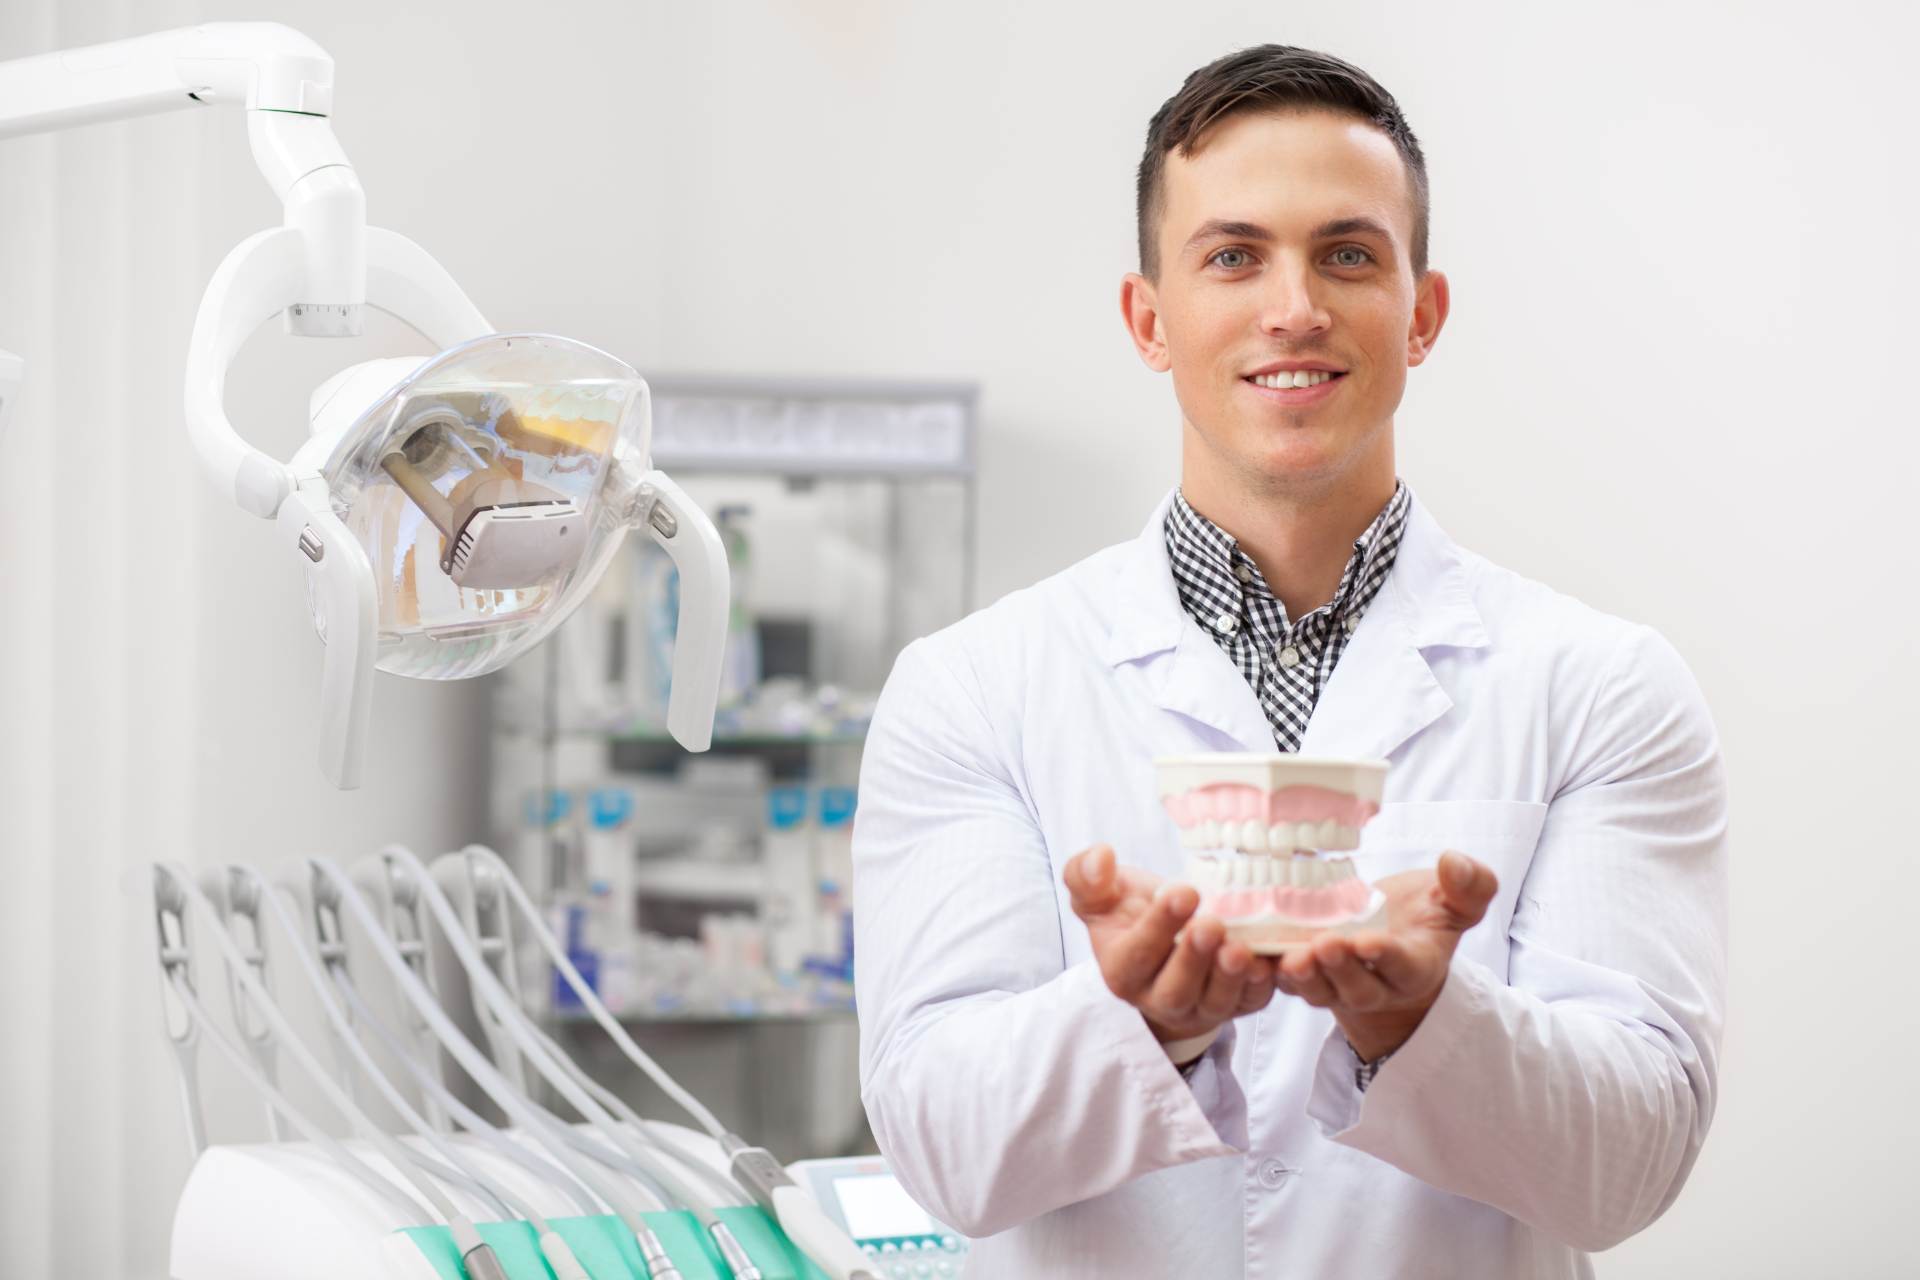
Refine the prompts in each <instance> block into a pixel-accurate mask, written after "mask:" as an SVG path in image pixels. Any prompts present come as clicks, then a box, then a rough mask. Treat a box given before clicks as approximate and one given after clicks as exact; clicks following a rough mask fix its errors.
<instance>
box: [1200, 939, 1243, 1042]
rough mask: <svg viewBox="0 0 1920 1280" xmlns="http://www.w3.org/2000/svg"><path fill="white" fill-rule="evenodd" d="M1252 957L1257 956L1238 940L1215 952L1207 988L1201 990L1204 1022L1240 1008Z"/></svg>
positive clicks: (1216, 1021)
mask: <svg viewBox="0 0 1920 1280" xmlns="http://www.w3.org/2000/svg"><path fill="white" fill-rule="evenodd" d="M1196 927H1197V926H1196ZM1189 932H1191V930H1189ZM1222 933H1223V934H1224V933H1225V930H1224V928H1223V929H1222ZM1252 961H1253V957H1252V956H1250V955H1248V954H1246V948H1245V947H1242V946H1240V945H1239V944H1238V943H1235V944H1234V945H1233V946H1231V947H1228V946H1222V947H1221V948H1220V949H1219V950H1217V951H1216V952H1214V955H1213V964H1212V965H1211V966H1210V967H1209V968H1208V970H1207V985H1206V989H1205V990H1203V991H1202V992H1201V993H1200V1001H1199V1009H1198V1013H1199V1016H1200V1020H1201V1021H1202V1022H1205V1023H1208V1024H1210V1025H1217V1024H1219V1023H1222V1022H1225V1021H1226V1020H1227V1019H1228V1018H1231V1017H1233V1015H1234V1014H1236V1013H1238V1012H1239V1011H1240V993H1241V992H1242V991H1243V990H1245V989H1246V985H1247V971H1248V970H1249V969H1251V968H1252V967H1253V965H1252Z"/></svg>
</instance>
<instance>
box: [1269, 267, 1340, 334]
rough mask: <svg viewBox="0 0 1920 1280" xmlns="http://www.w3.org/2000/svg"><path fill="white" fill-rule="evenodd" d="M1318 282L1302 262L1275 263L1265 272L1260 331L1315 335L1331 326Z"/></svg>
mask: <svg viewBox="0 0 1920 1280" xmlns="http://www.w3.org/2000/svg"><path fill="white" fill-rule="evenodd" d="M1319 285H1320V281H1319V280H1318V279H1317V278H1316V277H1315V276H1314V274H1313V272H1312V270H1311V269H1310V268H1308V266H1307V265H1306V264H1305V263H1292V264H1290V263H1284V262H1283V263H1278V264H1276V266H1275V269H1274V270H1271V271H1269V272H1268V273H1267V289H1266V296H1265V297H1264V298H1263V299H1262V300H1261V301H1262V306H1261V308H1260V329H1261V332H1263V333H1270V334H1283V333H1284V334H1301V333H1317V332H1319V331H1321V330H1323V329H1325V328H1327V327H1328V325H1330V324H1331V323H1332V317H1331V316H1329V315H1328V314H1327V309H1326V306H1325V304H1324V301H1323V299H1322V298H1321V296H1320V289H1319Z"/></svg>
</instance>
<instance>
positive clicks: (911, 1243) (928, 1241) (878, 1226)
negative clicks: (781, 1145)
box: [787, 1156, 967, 1280]
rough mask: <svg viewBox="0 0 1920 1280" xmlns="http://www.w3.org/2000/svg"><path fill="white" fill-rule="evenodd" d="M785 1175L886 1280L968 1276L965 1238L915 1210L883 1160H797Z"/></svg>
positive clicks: (938, 1279)
mask: <svg viewBox="0 0 1920 1280" xmlns="http://www.w3.org/2000/svg"><path fill="white" fill-rule="evenodd" d="M787 1173H788V1175H789V1176H790V1177H792V1179H793V1180H794V1181H795V1182H797V1183H799V1184H800V1185H801V1186H803V1187H805V1188H806V1189H807V1190H808V1191H809V1192H811V1193H812V1194H813V1198H814V1199H815V1200H818V1201H819V1202H820V1207H821V1208H823V1209H825V1210H826V1211H827V1214H828V1215H829V1216H830V1217H832V1218H833V1219H835V1220H836V1221H837V1222H839V1223H840V1225H841V1226H842V1227H845V1228H846V1231H847V1234H848V1235H850V1236H852V1237H853V1239H854V1243H856V1244H858V1245H859V1246H860V1248H861V1249H862V1251H864V1252H865V1253H866V1255H867V1256H868V1257H869V1258H872V1259H873V1260H874V1262H875V1264H876V1265H875V1268H874V1269H875V1270H876V1271H877V1272H879V1274H880V1275H881V1276H882V1277H885V1280H951V1278H952V1277H956V1276H959V1275H960V1274H961V1273H962V1272H964V1271H965V1270H966V1261H967V1239H966V1237H965V1236H963V1235H961V1234H960V1233H959V1232H957V1231H954V1230H953V1229H952V1228H950V1227H948V1226H946V1225H944V1224H943V1223H941V1222H939V1221H938V1220H936V1219H935V1218H934V1216H933V1215H932V1214H930V1213H928V1212H927V1211H926V1210H925V1209H922V1208H921V1207H920V1206H919V1205H917V1204H915V1203H914V1202H913V1197H911V1196H909V1195H908V1194H907V1193H906V1190H905V1188H903V1187H901V1185H900V1182H899V1180H898V1179H896V1178H895V1177H894V1176H893V1173H892V1171H891V1170H889V1169H888V1168H887V1162H886V1161H885V1160H884V1159H882V1158H881V1157H879V1156H848V1157H846V1158H844V1159H839V1160H801V1161H798V1162H796V1163H794V1164H790V1165H788V1166H787Z"/></svg>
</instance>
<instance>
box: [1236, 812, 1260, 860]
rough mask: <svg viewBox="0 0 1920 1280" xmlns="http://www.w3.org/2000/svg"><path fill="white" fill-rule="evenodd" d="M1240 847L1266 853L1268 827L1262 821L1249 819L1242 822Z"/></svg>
mask: <svg viewBox="0 0 1920 1280" xmlns="http://www.w3.org/2000/svg"><path fill="white" fill-rule="evenodd" d="M1239 836H1240V847H1241V848H1242V849H1250V850H1253V851H1254V852H1256V853H1265V852H1266V849H1267V828H1266V824H1265V823H1262V822H1254V821H1251V820H1249V821H1247V822H1243V823H1241V824H1240V831H1239Z"/></svg>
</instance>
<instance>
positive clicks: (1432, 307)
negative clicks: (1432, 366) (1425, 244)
mask: <svg viewBox="0 0 1920 1280" xmlns="http://www.w3.org/2000/svg"><path fill="white" fill-rule="evenodd" d="M1451 305H1452V295H1451V292H1450V290H1449V288H1448V285H1447V277H1446V276H1445V275H1444V274H1442V273H1441V272H1438V271H1429V272H1427V274H1426V275H1424V276H1421V277H1420V282H1419V283H1418V284H1416V285H1415V286H1414V294H1413V323H1412V324H1410V325H1408V326H1407V368H1409V369H1411V368H1413V367H1414V366H1415V365H1417V364H1421V363H1423V362H1424V361H1425V360H1426V358H1427V356H1428V355H1429V354H1430V353H1431V352H1432V351H1433V344H1434V343H1436V342H1438V341H1439V340H1440V330H1441V329H1442V328H1444V327H1445V326H1446V323H1447V309H1448V308H1449V307H1450V306H1451Z"/></svg>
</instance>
